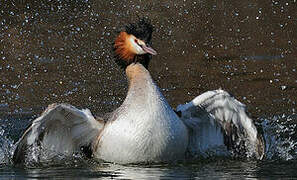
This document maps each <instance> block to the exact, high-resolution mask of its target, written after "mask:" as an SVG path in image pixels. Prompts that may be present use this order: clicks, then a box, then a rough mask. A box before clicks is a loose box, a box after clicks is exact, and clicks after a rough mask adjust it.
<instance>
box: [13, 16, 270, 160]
mask: <svg viewBox="0 0 297 180" xmlns="http://www.w3.org/2000/svg"><path fill="white" fill-rule="evenodd" d="M152 32H153V26H152V25H151V24H150V21H149V20H148V19H145V18H143V19H141V20H139V22H137V23H134V24H129V25H127V26H126V27H125V31H123V32H120V34H119V35H118V37H117V38H116V40H115V43H114V52H115V54H116V62H117V63H118V64H119V65H120V66H121V67H122V68H124V69H125V71H126V75H127V78H128V81H129V89H128V93H127V97H126V99H125V101H124V102H123V104H122V105H121V106H120V107H119V108H117V109H116V110H115V111H113V112H112V113H110V115H109V116H108V117H107V118H106V119H100V118H99V119H95V118H94V117H93V116H92V114H91V112H90V111H89V110H88V109H85V110H79V109H77V108H75V107H73V106H71V105H67V104H52V105H50V106H49V107H48V108H47V109H46V110H45V111H44V112H43V113H42V115H41V116H40V117H38V118H37V119H35V120H34V121H33V123H32V125H31V126H30V127H29V128H28V129H27V130H26V131H25V133H24V134H23V136H22V137H21V139H20V140H19V142H18V144H17V148H16V150H15V152H14V155H13V161H14V162H15V163H22V162H25V160H26V157H27V156H29V155H30V152H31V151H30V149H32V147H40V149H41V150H42V151H46V150H50V151H54V152H57V153H61V154H65V155H72V154H73V153H76V152H88V154H89V155H90V157H94V158H96V159H99V160H103V161H107V162H115V163H120V164H127V163H157V162H171V161H176V160H182V159H186V158H189V157H193V156H200V155H202V156H203V155H204V153H206V152H209V151H212V150H214V151H217V150H218V149H221V148H222V149H225V150H226V152H227V153H231V154H234V155H244V156H245V157H255V158H257V159H262V158H263V156H264V149H265V145H264V140H263V137H262V135H261V134H260V133H258V131H257V129H256V127H255V125H254V124H253V121H252V119H250V118H249V117H248V116H247V114H246V113H245V105H243V104H242V103H240V102H239V101H237V100H236V99H235V98H233V97H231V96H230V95H229V94H228V93H227V92H225V91H223V90H220V89H219V90H214V91H208V92H206V93H203V94H202V95H200V96H197V97H196V98H195V99H193V100H192V101H191V102H189V103H186V104H184V105H179V106H178V107H177V109H176V111H175V110H174V109H173V108H171V107H170V105H169V104H168V102H167V101H166V99H165V98H164V96H163V95H162V93H161V92H160V90H159V88H158V86H157V85H156V84H155V83H154V81H153V79H152V77H151V75H150V73H149V71H148V70H147V68H148V64H149V61H150V59H151V55H156V54H157V53H156V51H155V50H154V49H152V48H151V47H150V41H151V37H152ZM86 147H88V148H86ZM86 149H87V151H86ZM31 153H32V152H31Z"/></svg>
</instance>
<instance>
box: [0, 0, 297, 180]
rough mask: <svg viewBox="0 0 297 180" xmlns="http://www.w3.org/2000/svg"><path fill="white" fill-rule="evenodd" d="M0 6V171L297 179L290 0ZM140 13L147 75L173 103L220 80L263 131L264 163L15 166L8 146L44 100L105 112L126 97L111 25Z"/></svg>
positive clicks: (295, 5)
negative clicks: (148, 52) (148, 31)
mask: <svg viewBox="0 0 297 180" xmlns="http://www.w3.org/2000/svg"><path fill="white" fill-rule="evenodd" d="M0 4H1V6H0V17H1V18H0V76H1V78H0V135H1V136H0V144H1V147H0V177H1V176H5V177H11V176H14V177H23V176H26V177H31V178H33V177H48V176H55V177H61V178H62V177H64V178H67V177H78V176H84V177H115V178H116V177H120V178H128V179H129V178H135V177H143V178H151V179H155V178H191V177H213V178H229V177H247V178H253V177H259V178H261V177H269V176H273V175H275V177H288V178H289V177H290V176H294V175H296V173H295V172H294V171H292V168H296V167H294V166H295V165H294V164H296V163H294V161H295V160H296V154H297V153H296V146H297V145H296V142H297V140H296V138H297V137H296V136H297V135H296V132H297V131H296V130H297V129H296V121H297V118H296V102H297V101H296V100H297V95H296V89H297V78H296V77H297V72H296V71H297V70H296V69H297V61H296V57H297V51H296V49H297V48H296V47H297V44H296V40H297V34H296V33H295V32H296V30H297V27H296V26H297V24H296V18H297V17H296V11H297V2H296V1H286V0H284V1H278V0H273V1H255V0H252V1H247V2H241V1H240V2H239V1H220V2H216V1H194V0H189V1H160V2H159V1H137V0H133V1H121V2H116V1H89V0H83V1H79V0H76V1H61V0H57V1H54V2H53V1H48V2H42V1H28V2H26V1H20V2H12V1H9V0H4V1H3V3H0ZM137 16H148V17H150V19H151V20H152V23H153V24H154V25H155V33H154V34H153V39H152V41H153V45H152V46H153V47H154V49H156V50H157V51H158V56H156V57H154V58H153V60H152V62H151V65H150V71H151V73H152V76H153V78H154V79H155V81H156V82H157V84H158V85H159V86H160V87H161V89H162V91H163V93H164V95H165V97H166V98H167V99H168V101H169V102H170V104H172V105H173V106H176V105H178V104H181V103H184V102H185V101H189V100H191V99H192V98H194V97H195V96H197V95H198V94H200V93H201V92H204V91H207V90H210V89H217V88H219V87H222V88H223V89H226V90H227V91H229V92H232V93H233V94H234V95H235V96H236V97H237V98H238V99H239V100H240V101H242V102H244V103H245V104H247V106H248V109H249V111H250V112H251V114H252V116H253V117H254V119H255V120H257V121H258V123H261V124H262V125H263V126H264V127H263V131H264V133H265V135H266V139H267V142H266V143H267V144H268V145H269V146H267V158H266V160H265V161H263V162H245V161H239V160H238V161H237V160H234V161H233V160H230V161H225V160H222V161H221V160H213V161H208V162H202V163H199V162H198V163H194V164H186V165H184V164H183V165H179V164H178V165H164V166H163V165H162V166H154V167H143V166H132V167H131V166H117V165H107V166H104V167H101V166H99V167H98V164H96V167H98V169H96V168H95V169H94V168H91V167H89V166H84V165H82V167H81V166H80V165H81V164H74V165H73V164H72V165H70V166H69V168H68V167H67V166H66V167H64V166H61V167H56V166H54V167H44V168H43V167H39V168H33V169H24V168H17V167H13V166H11V164H10V157H11V152H12V150H13V148H14V145H13V144H14V142H15V141H16V140H17V139H18V138H19V136H20V135H21V133H22V132H23V131H24V130H25V128H26V127H27V126H28V125H29V123H30V120H32V119H34V118H36V116H38V114H40V112H41V111H42V110H43V109H44V108H45V107H47V105H48V104H51V103H54V102H66V103H70V104H73V105H75V106H77V107H81V108H86V107H87V108H90V109H91V111H92V112H94V113H95V114H98V115H100V114H101V113H106V112H109V111H112V110H113V109H115V108H116V107H118V106H119V105H120V104H121V102H123V100H124V98H125V93H126V88H127V87H126V85H127V84H126V79H125V76H124V74H123V72H122V70H121V69H120V68H118V67H117V66H116V64H115V63H114V62H113V54H112V51H111V47H112V42H113V40H114V37H115V35H116V34H117V31H118V30H120V28H121V27H122V26H123V25H124V24H126V23H127V22H131V21H134V20H135V19H137ZM185 79H186V81H185ZM257 117H259V118H257ZM277 160H280V161H277ZM289 160H290V161H289ZM82 164H84V163H82ZM77 166H78V167H77ZM75 167H76V168H75ZM282 172H283V173H282Z"/></svg>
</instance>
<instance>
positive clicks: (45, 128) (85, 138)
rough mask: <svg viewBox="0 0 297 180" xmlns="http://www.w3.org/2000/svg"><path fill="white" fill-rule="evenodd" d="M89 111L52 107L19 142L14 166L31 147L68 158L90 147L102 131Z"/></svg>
mask: <svg viewBox="0 0 297 180" xmlns="http://www.w3.org/2000/svg"><path fill="white" fill-rule="evenodd" d="M103 126H104V122H103V121H98V120H96V119H95V118H94V117H93V115H92V114H91V112H90V110H88V109H84V110H79V109H77V108H75V107H73V106H71V105H68V104H52V105H50V106H48V108H47V109H46V110H45V111H44V112H43V113H42V115H41V116H40V117H38V118H37V119H35V120H34V121H33V123H32V125H31V126H30V127H29V128H28V129H27V130H26V132H25V133H24V134H23V136H22V137H21V139H20V140H19V142H18V144H17V147H16V150H15V152H14V155H13V161H14V162H15V163H21V162H24V161H25V159H26V156H27V154H28V153H29V151H30V149H31V148H32V147H34V146H35V147H36V146H38V147H42V149H50V150H51V151H54V152H57V153H60V154H65V155H71V154H72V153H74V152H79V151H80V150H81V147H82V146H90V145H91V143H92V141H93V140H94V138H96V137H97V136H98V134H99V133H100V130H101V129H103Z"/></svg>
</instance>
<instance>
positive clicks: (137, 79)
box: [126, 63, 156, 95]
mask: <svg viewBox="0 0 297 180" xmlns="http://www.w3.org/2000/svg"><path fill="white" fill-rule="evenodd" d="M126 76H127V78H128V81H129V90H128V95H129V93H130V92H131V93H136V92H140V90H139V89H141V91H145V88H148V87H150V86H154V87H155V86H156V85H155V83H154V82H153V79H152V77H151V75H150V73H149V71H148V70H147V69H146V68H145V67H144V66H143V65H142V64H141V63H132V64H130V65H129V66H127V68H126Z"/></svg>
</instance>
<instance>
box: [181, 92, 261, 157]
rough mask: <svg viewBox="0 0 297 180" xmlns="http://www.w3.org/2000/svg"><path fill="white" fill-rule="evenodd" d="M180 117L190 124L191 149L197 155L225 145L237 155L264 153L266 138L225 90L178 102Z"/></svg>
mask: <svg viewBox="0 0 297 180" xmlns="http://www.w3.org/2000/svg"><path fill="white" fill-rule="evenodd" d="M177 111H180V112H181V119H182V120H183V121H184V123H185V124H186V125H187V126H188V127H189V129H190V130H191V131H190V142H189V151H190V152H193V153H194V154H195V153H197V152H196V151H198V152H201V151H205V150H206V149H209V148H212V147H213V146H221V145H225V146H226V148H227V149H228V150H229V151H231V152H232V153H234V154H235V155H240V156H242V155H243V154H244V155H246V156H248V157H256V158H257V159H262V158H263V156H264V149H265V144H264V139H263V136H262V135H261V134H259V133H258V131H257V128H256V126H255V125H254V122H253V120H252V119H251V118H250V117H249V116H248V115H247V114H246V106H245V105H244V104H242V103H241V102H239V101H238V100H236V99H235V98H234V97H232V96H231V95H230V94H229V93H227V92H226V91H224V90H221V89H219V90H214V91H208V92H205V93H203V94H201V95H200V96H197V97H196V98H194V99H193V100H192V101H191V102H189V103H186V104H183V105H179V106H178V107H177Z"/></svg>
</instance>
